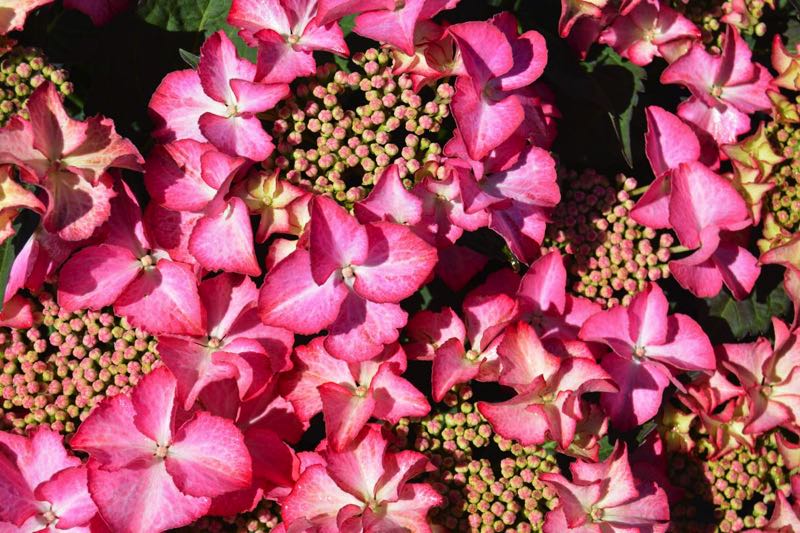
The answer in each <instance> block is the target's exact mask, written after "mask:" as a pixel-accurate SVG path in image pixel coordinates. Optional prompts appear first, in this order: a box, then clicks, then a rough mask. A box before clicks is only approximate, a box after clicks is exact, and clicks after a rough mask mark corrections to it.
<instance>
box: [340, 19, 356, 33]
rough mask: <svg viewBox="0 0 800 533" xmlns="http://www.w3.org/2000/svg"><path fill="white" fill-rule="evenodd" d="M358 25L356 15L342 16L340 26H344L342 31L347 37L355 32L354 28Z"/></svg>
mask: <svg viewBox="0 0 800 533" xmlns="http://www.w3.org/2000/svg"><path fill="white" fill-rule="evenodd" d="M355 25H356V16H355V15H347V16H346V17H344V18H342V19H341V20H340V21H339V26H341V28H342V33H343V34H344V36H345V37H347V36H348V35H350V34H351V33H352V32H353V28H354V27H355Z"/></svg>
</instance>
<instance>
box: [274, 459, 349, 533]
mask: <svg viewBox="0 0 800 533" xmlns="http://www.w3.org/2000/svg"><path fill="white" fill-rule="evenodd" d="M362 505H363V503H362V502H361V500H359V499H357V498H356V497H355V496H353V495H352V494H349V493H347V492H345V491H343V490H342V489H341V488H339V486H338V485H337V484H336V482H334V480H333V479H331V477H330V476H329V475H328V473H327V472H326V471H325V467H324V466H322V465H318V464H317V465H312V466H310V467H309V468H308V469H306V470H305V471H304V472H303V473H302V475H301V476H300V479H298V480H297V483H296V484H295V486H294V488H293V489H292V493H291V494H289V496H287V497H286V499H284V501H283V503H282V505H281V516H282V518H283V520H284V522H285V523H286V527H287V528H292V527H293V524H297V526H295V527H298V526H299V527H302V528H312V530H314V531H319V532H320V533H337V532H338V531H340V530H339V528H338V525H337V522H336V517H337V515H338V513H339V510H340V509H344V508H346V507H348V506H358V508H361V506H362ZM299 530H301V531H302V530H307V529H299Z"/></svg>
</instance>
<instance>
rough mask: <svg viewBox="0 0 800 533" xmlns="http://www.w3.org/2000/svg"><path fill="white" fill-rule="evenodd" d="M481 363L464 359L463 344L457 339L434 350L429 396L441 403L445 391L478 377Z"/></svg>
mask: <svg viewBox="0 0 800 533" xmlns="http://www.w3.org/2000/svg"><path fill="white" fill-rule="evenodd" d="M480 367H481V361H479V360H476V361H470V360H469V359H467V357H466V353H465V351H464V344H463V342H462V341H460V340H459V339H450V340H449V341H447V342H445V343H444V344H443V345H442V346H440V347H439V348H437V349H436V352H435V354H434V356H433V366H432V368H431V394H432V395H433V399H434V400H436V401H437V402H440V401H442V399H443V398H444V396H445V394H447V391H449V390H450V389H452V388H453V386H455V385H457V384H459V383H467V382H469V381H470V380H472V379H473V378H474V377H475V376H477V375H478V372H479V371H480Z"/></svg>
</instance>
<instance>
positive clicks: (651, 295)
mask: <svg viewBox="0 0 800 533" xmlns="http://www.w3.org/2000/svg"><path fill="white" fill-rule="evenodd" d="M668 311H669V302H667V297H666V296H664V292H663V291H662V290H661V288H660V287H659V286H658V285H656V284H655V283H650V284H648V285H647V286H646V287H645V288H644V289H643V290H642V291H641V292H639V293H638V294H637V295H636V296H634V297H633V300H631V303H630V305H629V306H628V320H629V323H630V335H631V339H633V340H634V341H635V343H636V345H637V346H643V347H647V348H650V347H651V346H654V345H661V344H664V342H666V341H667V328H668V321H667V312H668Z"/></svg>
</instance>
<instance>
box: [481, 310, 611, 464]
mask: <svg viewBox="0 0 800 533" xmlns="http://www.w3.org/2000/svg"><path fill="white" fill-rule="evenodd" d="M497 352H498V354H499V358H500V364H501V365H502V371H501V372H500V384H501V385H505V386H507V387H511V388H513V389H514V390H515V391H517V395H516V396H514V397H513V398H512V399H510V400H508V401H505V402H501V403H495V404H491V403H486V402H478V410H479V411H480V412H481V414H483V416H485V417H486V419H487V420H488V421H489V422H490V423H491V424H492V427H493V428H494V430H495V431H497V433H498V434H500V435H501V436H503V437H505V438H507V439H513V440H516V441H519V442H520V443H521V444H523V445H524V446H530V445H539V444H543V443H545V442H546V441H548V440H555V441H556V442H557V443H558V445H559V446H560V447H561V449H562V450H566V449H567V448H568V447H569V445H570V443H571V442H572V439H573V438H574V437H575V432H576V428H577V424H578V422H579V421H580V420H582V419H583V418H584V415H585V409H584V408H583V406H582V405H581V396H582V395H583V394H585V393H587V392H604V393H613V392H615V391H616V390H617V388H616V387H615V386H614V384H613V383H612V382H611V378H610V377H609V375H608V374H606V372H605V371H604V370H603V369H602V368H600V366H599V365H598V364H597V363H596V362H595V361H594V360H593V359H589V358H584V357H567V358H563V359H562V358H559V357H556V356H555V355H553V354H551V353H549V352H547V351H546V350H545V349H544V347H543V346H542V343H541V341H540V340H539V337H538V335H536V331H535V330H534V329H533V327H531V326H530V325H529V324H527V323H525V322H517V323H515V324H514V325H512V326H509V328H508V329H507V330H506V333H505V335H504V336H503V341H502V342H501V343H500V346H499V347H498V348H497Z"/></svg>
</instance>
